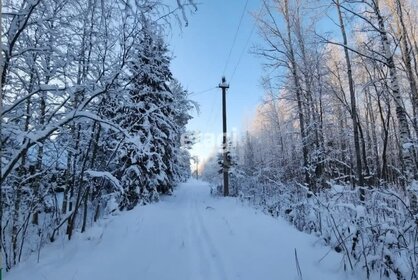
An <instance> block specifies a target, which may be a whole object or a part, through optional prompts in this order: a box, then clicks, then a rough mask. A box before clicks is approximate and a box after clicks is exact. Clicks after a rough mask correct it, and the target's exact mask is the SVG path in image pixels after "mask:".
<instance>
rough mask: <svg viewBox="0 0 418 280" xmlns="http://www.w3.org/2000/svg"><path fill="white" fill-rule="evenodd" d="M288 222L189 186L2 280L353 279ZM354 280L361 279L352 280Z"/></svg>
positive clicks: (54, 247)
mask: <svg viewBox="0 0 418 280" xmlns="http://www.w3.org/2000/svg"><path fill="white" fill-rule="evenodd" d="M316 240H317V239H316V238H315V237H314V236H310V235H307V234H304V233H301V232H299V231H297V230H296V229H294V228H293V227H292V226H290V225H289V224H288V223H287V222H286V221H284V220H280V219H275V218H272V217H270V216H267V215H265V214H263V213H262V212H260V211H258V210H255V209H252V208H250V207H248V206H244V205H243V204H242V203H241V202H239V200H238V199H235V198H220V197H213V196H211V195H210V187H209V185H208V184H206V183H203V182H199V181H194V180H192V181H189V182H188V183H185V184H182V185H180V186H179V187H178V188H177V189H176V191H175V192H174V195H172V196H166V197H163V198H162V201H161V202H160V203H156V204H151V205H147V206H143V207H136V208H135V209H133V210H132V211H128V212H122V213H119V214H118V215H110V216H108V217H107V218H106V219H104V220H102V221H101V222H100V223H98V224H97V225H96V226H94V227H93V228H91V229H90V230H89V231H88V232H87V233H85V234H77V235H76V236H75V238H74V239H73V240H72V241H64V240H61V241H57V242H55V243H53V244H50V245H48V246H46V247H45V248H44V249H43V250H42V251H41V258H40V262H39V263H37V262H36V256H32V257H31V258H30V259H29V260H27V261H26V262H24V263H21V264H19V265H18V266H17V267H15V268H14V269H13V270H12V271H11V272H9V273H6V275H5V279H13V280H27V279H35V280H36V279H40V280H41V279H61V280H66V279H68V280H70V279H72V280H90V279H101V280H107V279H108V280H114V279H127V280H128V279H145V280H154V279H155V280H163V279H170V280H173V279H174V280H176V279H179V280H186V279H190V280H200V279H214V280H215V279H220V280H222V279H225V280H226V279H228V280H230V279H249V280H250V279H251V280H254V279H263V280H269V279H300V277H299V276H298V271H297V269H296V261H295V249H296V251H297V256H298V261H299V265H300V268H301V272H302V277H303V279H305V280H308V279H322V280H327V279H330V280H331V279H332V280H334V279H356V277H354V275H352V274H351V273H346V272H344V271H343V270H342V268H341V258H342V255H339V254H337V253H335V252H334V251H330V250H329V249H328V248H326V247H323V246H322V245H319V244H315V241H316ZM357 279H358V278H357Z"/></svg>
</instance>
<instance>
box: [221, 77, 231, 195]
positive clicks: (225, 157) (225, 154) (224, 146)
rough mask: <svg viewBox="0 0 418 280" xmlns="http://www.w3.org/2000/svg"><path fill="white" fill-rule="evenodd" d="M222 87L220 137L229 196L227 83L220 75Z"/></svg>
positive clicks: (225, 184) (225, 188) (225, 191)
mask: <svg viewBox="0 0 418 280" xmlns="http://www.w3.org/2000/svg"><path fill="white" fill-rule="evenodd" d="M219 88H221V89H222V120H223V137H222V153H223V167H222V169H223V174H224V196H229V178H228V171H229V162H228V142H227V139H226V133H227V129H226V89H227V88H229V84H227V83H226V79H225V77H222V82H221V83H220V84H219Z"/></svg>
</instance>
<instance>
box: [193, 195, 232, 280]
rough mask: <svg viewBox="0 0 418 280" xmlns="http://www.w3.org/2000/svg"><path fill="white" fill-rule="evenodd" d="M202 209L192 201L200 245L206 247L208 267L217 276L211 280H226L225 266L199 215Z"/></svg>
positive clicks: (202, 218)
mask: <svg viewBox="0 0 418 280" xmlns="http://www.w3.org/2000/svg"><path fill="white" fill-rule="evenodd" d="M202 207H203V205H202ZM202 207H200V208H199V205H198V202H197V201H196V200H195V201H194V207H193V208H194V209H193V212H194V213H195V215H194V216H195V218H196V220H197V223H198V227H199V234H198V236H199V238H200V239H201V240H202V245H203V246H204V247H206V252H208V255H209V260H210V265H211V267H212V268H213V269H214V272H215V274H216V276H217V277H216V278H213V279H219V280H228V277H227V274H226V271H225V265H224V263H223V262H222V260H221V255H220V254H219V251H218V250H217V249H216V246H215V244H214V242H213V239H212V237H211V236H210V234H209V231H208V229H207V226H206V225H205V222H204V221H205V219H204V217H203V216H202V213H201V209H202Z"/></svg>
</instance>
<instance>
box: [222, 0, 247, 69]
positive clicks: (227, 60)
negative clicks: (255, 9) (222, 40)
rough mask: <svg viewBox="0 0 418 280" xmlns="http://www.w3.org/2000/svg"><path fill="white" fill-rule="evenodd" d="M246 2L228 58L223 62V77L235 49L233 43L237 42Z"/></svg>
mask: <svg viewBox="0 0 418 280" xmlns="http://www.w3.org/2000/svg"><path fill="white" fill-rule="evenodd" d="M248 1H249V0H247V1H245V5H244V9H243V10H242V13H241V18H240V19H239V23H238V27H237V29H236V31H235V35H234V39H233V40H232V45H231V48H230V50H229V53H228V57H227V59H226V61H225V66H224V71H223V74H224V75H225V72H226V69H227V67H228V64H229V61H230V59H231V55H232V51H233V49H234V47H235V43H236V41H237V37H238V33H239V30H240V28H241V24H242V20H243V18H244V15H245V12H246V11H247V6H248Z"/></svg>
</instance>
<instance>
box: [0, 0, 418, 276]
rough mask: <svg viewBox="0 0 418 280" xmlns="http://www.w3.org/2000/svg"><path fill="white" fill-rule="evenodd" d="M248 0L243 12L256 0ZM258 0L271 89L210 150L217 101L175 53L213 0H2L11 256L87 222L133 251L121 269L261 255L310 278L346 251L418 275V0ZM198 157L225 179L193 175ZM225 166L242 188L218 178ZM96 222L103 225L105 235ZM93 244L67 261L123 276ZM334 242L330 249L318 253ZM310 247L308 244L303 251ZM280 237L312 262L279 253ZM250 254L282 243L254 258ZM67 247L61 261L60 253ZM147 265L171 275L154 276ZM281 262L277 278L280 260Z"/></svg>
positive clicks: (210, 268) (1, 204) (213, 263)
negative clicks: (208, 114)
mask: <svg viewBox="0 0 418 280" xmlns="http://www.w3.org/2000/svg"><path fill="white" fill-rule="evenodd" d="M214 1H215V0H214ZM234 1H235V0H234ZM242 2H244V3H245V5H244V11H246V9H247V5H248V3H249V0H246V1H242ZM257 2H258V3H259V4H260V5H259V8H258V10H255V11H252V12H251V17H252V19H253V21H254V24H255V34H254V36H257V39H256V40H254V42H253V44H252V47H251V51H250V54H247V55H252V56H255V57H256V58H257V59H258V60H259V62H260V64H262V65H263V75H262V77H260V84H261V88H262V92H263V96H262V102H260V104H257V109H256V114H255V115H254V116H252V117H251V121H250V125H249V126H248V128H247V129H246V131H244V132H242V133H241V137H240V138H239V139H238V141H229V142H228V144H227V145H225V146H224V147H221V148H222V149H224V151H225V152H227V155H226V156H225V157H222V154H221V153H213V155H211V156H210V157H209V159H207V160H206V161H205V162H203V163H202V161H200V163H201V164H200V165H199V158H198V157H197V156H194V155H192V154H191V152H190V151H191V150H192V147H193V145H194V144H196V141H198V139H196V138H195V137H194V135H195V133H194V132H190V131H189V126H190V123H191V122H192V121H193V120H192V119H193V117H194V116H196V115H198V112H199V107H200V105H199V104H197V103H196V102H195V101H194V100H193V98H192V94H193V92H192V91H191V90H189V89H188V87H187V86H184V85H183V84H182V82H181V81H180V79H179V78H178V77H177V73H175V72H174V71H173V70H172V67H171V63H172V62H173V60H174V54H173V52H174V51H173V49H172V48H171V46H170V44H169V41H170V39H169V38H170V36H172V34H173V30H175V29H176V30H177V29H180V30H182V29H186V28H187V27H188V26H189V19H191V18H192V17H197V18H198V17H199V8H200V7H201V6H200V5H201V3H197V1H195V0H176V1H171V0H170V1H166V0H112V1H110V0H3V1H2V6H1V26H0V30H1V34H0V38H1V44H0V46H1V63H0V64H1V72H0V77H1V79H0V83H1V84H0V93H1V97H0V100H1V104H0V105H1V106H0V113H1V122H0V123H1V126H0V135H1V138H0V139H1V147H0V151H1V154H0V171H1V172H0V182H1V196H0V198H1V201H0V219H1V229H0V245H1V254H2V265H3V268H4V269H5V270H6V271H7V273H13V271H14V269H15V268H18V269H19V268H22V267H23V268H25V266H24V265H25V262H26V261H27V260H33V258H35V259H36V264H38V263H42V260H44V261H45V260H46V261H49V260H50V259H48V258H45V257H44V255H43V254H42V253H43V252H54V251H53V249H54V248H59V249H61V247H53V246H54V244H55V245H57V243H59V246H61V245H62V244H67V245H65V246H77V244H81V243H79V242H80V238H81V237H80V236H84V237H83V238H85V239H87V240H90V239H91V240H90V241H91V242H90V244H93V245H94V246H96V245H97V247H92V248H94V250H97V252H106V254H107V255H106V256H101V255H100V256H99V257H103V258H107V257H108V258H110V259H109V260H110V261H109V263H112V264H113V262H114V261H115V259H112V258H111V257H115V258H124V262H125V263H124V265H126V269H125V267H123V266H121V267H118V268H117V269H119V270H120V271H116V272H115V273H117V275H118V277H119V276H120V277H119V278H121V279H133V278H132V275H134V277H135V279H136V278H137V277H138V274H137V271H135V269H136V268H138V267H141V269H142V268H143V269H142V270H141V272H140V273H142V274H141V277H142V276H143V277H144V279H166V278H159V276H158V275H160V274H159V273H164V272H166V273H167V274H166V275H168V277H169V278H167V279H173V278H172V277H174V276H173V274H170V273H171V270H170V269H173V271H176V273H178V275H177V274H176V277H180V278H179V279H254V277H253V276H252V275H253V274H251V272H248V271H247V270H246V269H247V268H253V266H252V265H253V264H254V271H259V274H260V275H266V274H268V273H270V271H273V269H276V268H277V267H279V268H280V269H281V270H282V271H283V272H286V275H287V276H289V275H293V274H296V275H297V276H295V277H296V278H293V279H299V280H302V279H310V278H309V276H311V277H317V278H314V279H328V278H320V275H322V274H319V273H324V275H325V272H324V270H323V269H322V267H321V266H320V265H321V263H322V262H324V263H325V262H330V260H329V259H331V263H333V262H332V261H335V259H338V258H337V257H336V256H339V257H340V258H341V269H339V270H338V272H339V273H341V272H342V273H347V275H350V276H353V275H355V276H356V279H418V29H417V28H418V3H417V2H416V1H415V0H259V1H257ZM231 3H232V0H231ZM231 3H229V4H231ZM226 6H227V4H225V7H226ZM203 7H204V6H203ZM225 7H224V8H225ZM220 8H221V7H216V9H217V10H219V9H220ZM238 12H239V11H238ZM218 14H220V12H219V11H218V12H217V13H216V14H215V13H214V14H213V15H212V18H211V20H212V19H213V22H209V23H207V24H209V25H210V24H214V23H215V21H216V20H217V18H216V17H217V16H218ZM243 15H244V14H243ZM231 17H232V16H231ZM242 18H243V16H241V18H240V19H239V25H238V30H237V33H238V31H239V28H240V24H241V21H242ZM190 24H193V23H192V22H190ZM228 28H229V27H228ZM225 29H227V27H226V26H225ZM219 32H222V30H220V31H219ZM237 33H236V34H235V38H231V39H233V41H234V43H235V39H236V35H237ZM251 34H252V32H251ZM209 35H210V34H209V33H205V32H204V31H202V32H201V36H209ZM199 36H200V35H199ZM250 37H251V36H250ZM249 39H250V38H249ZM195 40H196V42H195V43H196V45H198V44H197V43H198V41H199V38H196V39H195ZM234 43H233V45H234ZM192 47H194V46H192ZM205 47H207V50H206V52H208V56H209V53H210V52H211V46H205ZM226 51H227V49H226ZM231 52H232V49H231ZM231 52H230V53H229V55H231ZM240 59H241V57H240ZM228 60H229V57H228ZM239 62H240V61H238V64H237V65H236V66H235V69H234V72H233V73H234V74H235V71H236V70H237V68H238V66H239ZM184 63H185V64H186V62H184ZM202 65H203V64H202ZM187 67H189V68H190V69H192V70H191V71H195V70H193V69H194V68H198V67H201V65H200V64H199V62H197V61H193V65H187ZM202 68H203V67H202ZM209 70H210V68H209V67H208V69H207V71H209ZM238 70H239V69H238ZM234 74H233V75H234ZM233 75H232V76H233ZM226 78H227V79H228V78H229V77H226ZM244 82H245V81H244V80H241V81H240V83H244ZM237 83H238V82H237ZM228 90H229V89H228ZM231 90H233V85H231ZM204 93H207V91H204ZM228 98H233V97H232V96H231V95H229V96H228ZM240 98H245V96H243V97H240ZM201 105H202V107H204V106H205V105H206V104H201ZM212 109H213V108H212ZM225 137H227V136H225ZM230 138H232V137H230ZM205 148H207V147H205ZM224 159H225V160H224ZM191 165H193V166H191ZM194 166H197V168H196V169H197V170H195V171H194V173H195V174H196V175H197V174H198V173H200V174H199V175H201V176H200V178H199V179H203V180H205V181H206V182H208V183H205V182H201V181H194V180H190V177H191V175H192V171H191V169H195V167H194ZM223 170H228V175H229V182H230V191H229V195H230V196H232V198H222V197H221V196H222V195H221V194H222V193H223V182H224V181H223V179H222V172H223ZM186 182H187V183H186ZM247 206H249V207H247ZM245 207H246V208H245ZM249 209H250V210H249ZM257 211H260V212H261V213H263V216H261V215H259V214H258V213H259V212H257ZM272 217H273V218H274V219H273V218H272ZM267 218H268V219H267ZM280 220H283V221H284V222H285V223H282V222H281V221H280ZM103 221H109V222H103ZM102 222H103V223H102ZM112 223H113V224H112ZM103 224H106V226H103ZM112 225H113V226H112ZM115 225H119V226H115ZM139 225H141V226H142V227H140V226H139ZM107 226H108V227H109V228H108V229H106V227H107ZM136 226H138V228H139V229H138V231H136V229H135V227H136ZM263 226H265V228H264V227H263ZM125 227H126V230H125ZM97 228H99V229H100V230H103V231H102V232H101V234H99V235H98V236H95V235H94V234H93V233H94V229H96V230H97ZM89 229H93V231H90V232H89ZM278 229H281V230H278ZM295 229H296V230H297V231H296V230H295ZM105 230H108V231H107V233H105ZM97 231H98V230H97ZM293 231H294V232H293ZM298 231H299V232H298ZM92 232H93V233H92ZM109 232H110V233H111V234H108V233H109ZM281 232H285V233H286V235H285V236H283V235H280V233H281ZM253 233H254V235H251V234H253ZM296 233H297V234H300V235H297V234H296ZM112 234H113V235H114V236H116V237H115V238H113V235H112ZM110 236H112V238H111V237H110ZM265 237H268V238H270V239H266V238H265ZM311 237H313V238H315V240H316V243H315V244H316V245H315V246H317V245H318V244H319V245H320V246H321V247H320V248H318V247H315V246H311V245H312V244H310V243H309V242H310V240H311V239H309V238H311ZM118 238H119V239H118ZM250 239H251V240H250ZM103 240H104V242H103V243H104V244H106V246H107V247H106V250H103V251H100V250H101V249H103V247H100V243H101V242H102V241H103ZM96 241H97V242H96ZM96 243H97V244H96ZM287 243H289V244H287ZM68 244H76V245H68ZM83 244H86V243H83ZM114 244H117V245H120V247H112V246H113V245H114ZM249 244H250V245H251V244H256V245H254V246H253V247H251V246H250V245H249ZM266 244H267V245H266ZM270 244H271V246H270ZM300 244H303V246H305V247H304V248H300V247H298V249H297V248H296V247H297V246H300ZM102 246H104V245H102ZM153 246H154V247H153ZM247 246H249V247H248V248H250V249H248V248H247ZM311 247H312V248H311ZM51 248H52V249H51ZM62 248H64V245H62ZM65 248H72V247H65ZM76 248H77V247H76ZM78 248H79V251H80V252H78V253H79V254H81V257H77V256H80V255H77V252H75V251H77V250H73V251H74V252H73V251H70V250H68V249H67V251H66V250H62V251H63V252H64V253H68V254H69V256H70V257H72V259H69V257H68V259H65V258H64V261H63V262H62V263H66V262H68V263H70V264H73V262H74V263H76V261H79V262H81V263H83V262H84V265H80V264H78V265H79V267H74V269H76V272H75V273H74V276H73V275H72V274H64V273H63V274H62V277H69V278H65V279H79V278H76V274H77V271H78V269H80V271H81V272H83V271H87V272H86V273H85V275H88V273H90V270H89V269H93V270H94V269H96V271H102V270H103V271H104V272H103V275H105V276H104V277H103V278H101V279H115V278H109V277H112V276H111V275H110V274H108V273H105V271H106V269H110V268H107V267H106V265H102V264H101V265H100V267H99V266H97V267H94V266H93V265H92V266H90V263H89V264H87V262H86V261H85V259H84V258H83V250H87V251H88V250H90V249H89V248H90V247H89V246H87V245H86V246H84V247H83V248H82V246H80V247H78ZM86 248H87V249H86ZM109 248H115V250H114V251H115V252H116V251H117V252H124V251H123V250H125V251H129V250H128V249H131V251H130V254H131V255H130V254H122V253H121V254H120V255H116V256H113V252H112V251H110V249H109ZM173 248H174V249H173ZM276 248H279V249H276ZM321 248H322V249H321ZM323 248H327V250H328V252H327V253H326V254H325V255H324V256H322V257H321V258H320V259H319V260H318V258H317V255H315V256H314V257H312V256H313V255H314V252H322V250H323ZM122 249H123V250H122ZM133 249H135V250H133ZM143 249H144V250H143ZM273 249H274V250H275V251H274V252H270V251H269V250H273ZM285 249H286V250H290V253H288V251H285ZM303 249H306V250H307V252H308V253H309V254H308V255H307V256H304V255H303V254H299V255H298V252H303ZM94 250H91V251H94ZM118 250H120V251H118ZM241 250H242V252H247V254H244V253H241ZM298 250H299V251H298ZM55 252H56V251H55ZM248 252H250V253H248ZM251 252H256V253H254V254H252V253H251ZM64 253H63V254H64ZM88 253H89V254H90V252H88ZM267 253H271V255H269V254H267ZM278 253H281V254H284V259H285V260H291V261H292V262H293V261H294V262H295V268H293V267H292V268H291V269H290V268H288V267H287V265H286V266H285V265H284V264H281V263H280V261H279V259H277V260H276V259H270V258H266V256H277V254H278ZM89 254H87V256H88V258H87V259H88V260H89V261H90V259H89V258H91V257H90V256H91V255H89ZM92 254H93V252H92ZM103 254H104V253H103ZM290 254H291V255H290ZM64 255H65V254H64ZM184 255H185V256H186V257H190V256H191V257H190V259H191V260H190V262H189V263H187V262H185V263H183V262H182V261H183V258H182V257H178V256H183V257H184ZM328 255H329V256H330V257H328V260H327V256H328ZM41 256H42V257H41ZM51 256H52V255H50V256H49V257H51ZM228 256H229V257H228ZM231 256H234V257H235V258H237V259H238V258H239V257H241V258H242V259H239V260H240V262H238V261H237V262H235V263H234V262H233V261H234V260H235V259H234V258H233V257H231ZM259 256H262V257H260V258H258V257H259ZM61 257H62V256H61V255H59V254H57V259H60V258H61ZM84 257H85V255H84ZM252 257H255V260H266V261H264V262H262V261H259V262H258V263H256V262H255V261H254V262H249V263H251V266H250V265H248V266H247V265H243V264H247V263H248V262H246V261H248V260H253V259H252ZM263 257H264V259H263ZM137 258H138V259H141V261H138V262H137V263H135V264H132V263H131V262H133V261H137ZM309 258H311V259H309ZM92 259H93V258H92ZM96 259H97V258H96ZM149 259H151V260H149ZM307 259H308V260H307ZM313 260H315V262H314V261H313ZM311 261H312V262H311ZM270 262H274V265H271V266H269V267H267V268H265V267H264V266H263V265H268V264H270ZM51 263H53V265H51V267H52V270H51V271H52V272H51V271H49V273H50V275H53V276H52V277H55V278H56V277H57V273H56V271H58V270H59V269H61V268H62V267H61V266H60V265H62V264H61V263H58V264H56V263H54V262H53V261H51ZM20 265H23V266H20ZM147 265H148V266H147ZM280 265H282V266H280ZM292 265H293V263H292ZM333 265H334V266H335V270H337V269H338V267H337V264H335V263H333ZM28 267H29V269H27V271H25V270H24V269H23V270H22V269H21V270H20V271H18V272H17V273H20V272H22V271H23V272H22V274H21V275H25V276H24V277H22V278H21V279H27V276H26V275H31V273H32V271H33V273H34V275H35V274H36V273H38V272H39V271H41V272H42V273H44V272H45V273H47V270H46V271H43V270H42V269H45V267H47V266H45V265H44V266H35V268H36V269H39V271H38V270H36V269H35V270H34V269H33V268H31V267H30V266H28ZM312 267H313V268H312ZM47 268H48V267H47ZM308 268H309V269H314V271H316V273H318V274H312V275H309V272H308V274H306V271H309V270H308ZM54 269H55V270H56V271H55V270H54ZM83 269H84V270H83ZM85 269H87V270H85ZM153 269H155V271H156V272H155V271H154V270H153ZM176 269H177V270H176ZM234 269H238V270H240V271H238V272H239V273H237V272H236V271H234ZM268 269H271V270H268ZM315 269H317V270H315ZM241 270H242V271H247V273H246V274H245V273H241ZM150 271H151V272H155V273H156V274H155V275H157V276H154V277H151V276H150V277H149V278H147V277H146V276H147V275H148V274H147V273H151V272H150ZM359 271H360V272H359ZM189 272H190V274H187V273H189ZM264 272H265V273H266V274H263V273H264ZM302 272H304V274H303V273H302ZM42 273H41V274H42ZM271 273H273V272H271ZM275 273H276V274H274V275H273V274H270V275H269V277H271V279H276V278H277V279H280V275H278V273H280V272H275ZM327 273H328V271H327ZM350 273H351V274H350ZM358 273H360V274H358ZM183 274H185V275H188V277H189V278H181V275H183ZM302 274H303V275H302ZM10 275H13V274H10ZM15 275H17V274H15ZM36 275H38V274H36ZM42 275H43V274H42ZM99 275H101V274H100V273H99V272H98V273H97V274H95V276H96V277H98V276H99ZM106 275H107V276H106ZM121 275H131V276H126V277H125V278H123V277H122V276H121ZM150 275H151V274H150ZM237 275H238V276H237ZM327 275H328V276H329V275H331V274H327ZM359 275H360V276H359ZM239 276H241V277H239ZM340 276H341V274H340ZM71 277H73V278H71ZM90 277H91V276H89V278H85V279H90ZM106 277H107V278H106ZM185 277H186V276H185ZM234 277H235V278H234ZM257 277H258V276H257ZM284 277H286V276H284ZM289 277H292V276H289ZM330 277H331V278H329V279H336V278H335V277H334V278H332V277H333V276H332V275H331V276H330ZM347 277H348V276H347ZM0 278H1V277H0ZM45 278H46V276H45ZM81 278H82V277H81ZM81 278H80V279H81ZM99 278H100V277H99ZM337 278H338V277H337ZM34 279H35V278H34ZM36 279H38V278H36ZM52 279H54V278H52ZM63 279H64V278H63ZM83 279H84V278H83ZM338 279H340V278H338ZM347 279H348V278H347Z"/></svg>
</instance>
